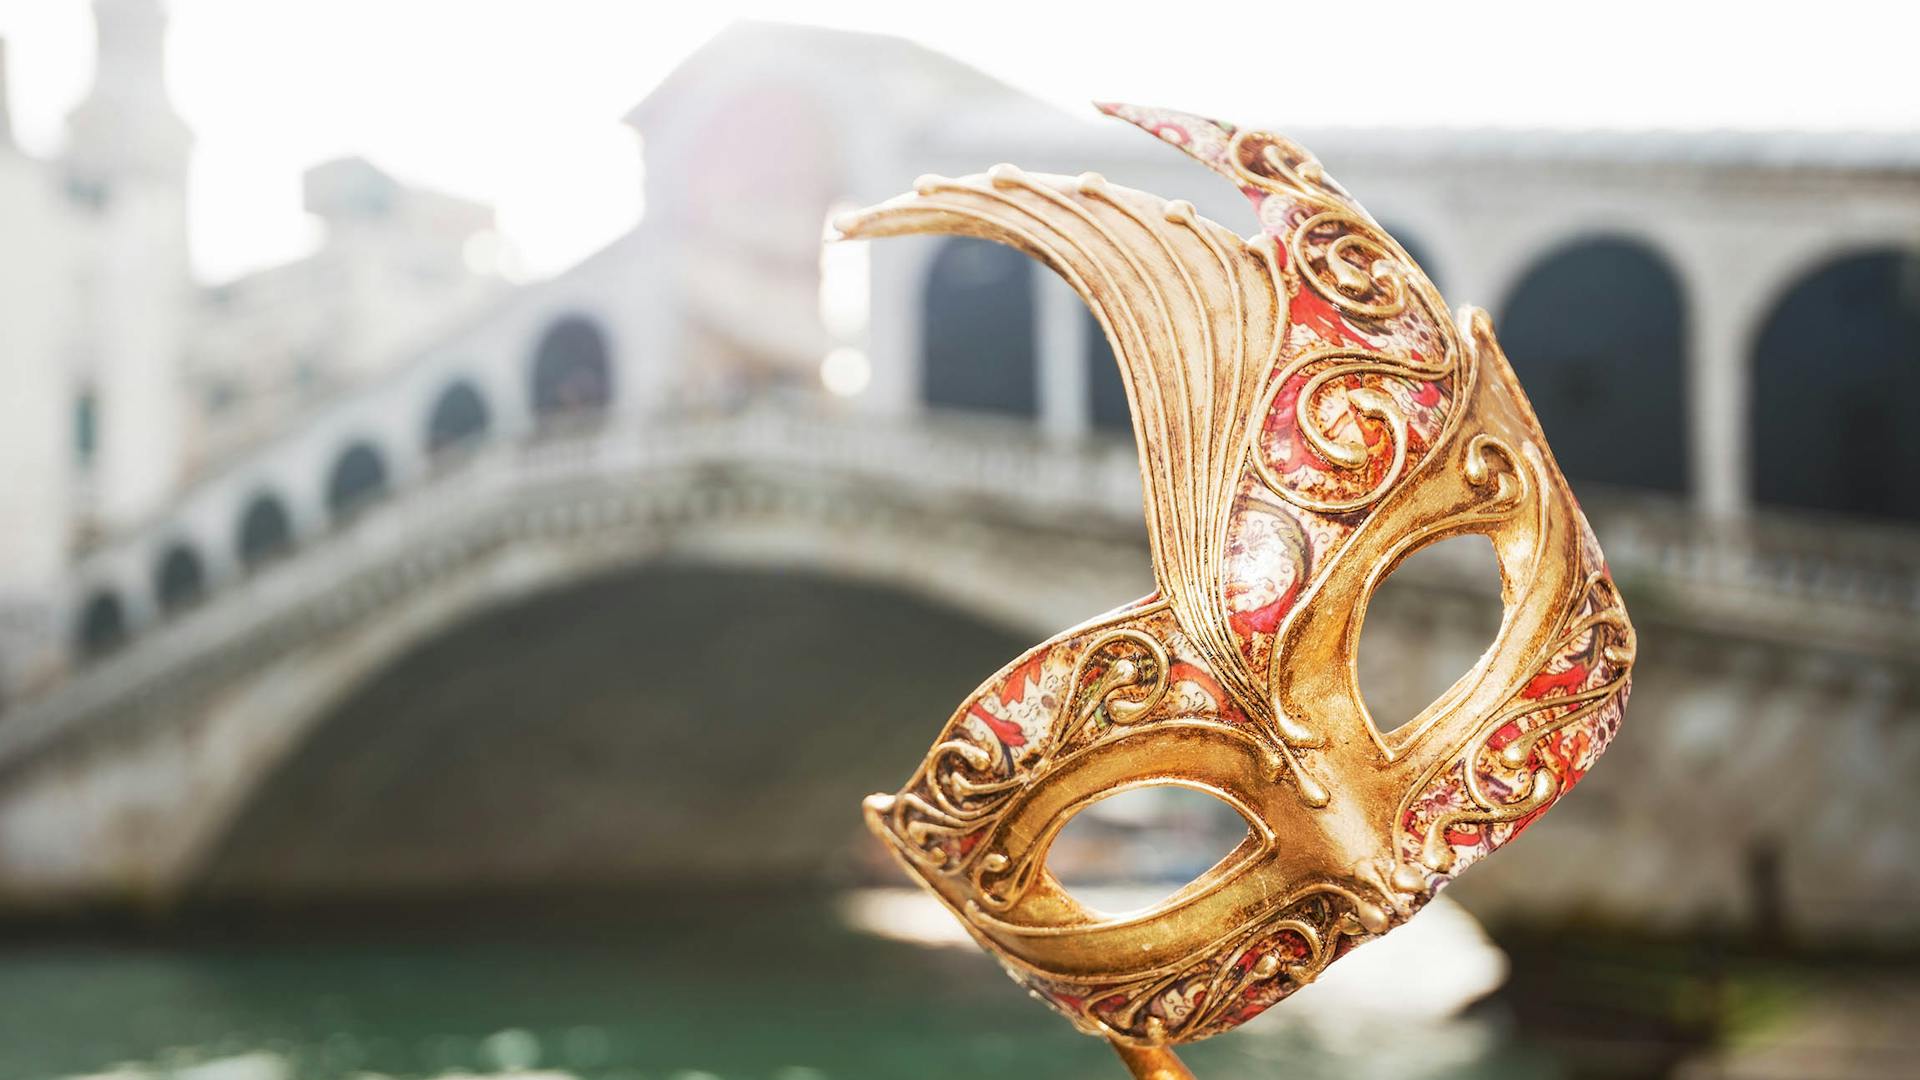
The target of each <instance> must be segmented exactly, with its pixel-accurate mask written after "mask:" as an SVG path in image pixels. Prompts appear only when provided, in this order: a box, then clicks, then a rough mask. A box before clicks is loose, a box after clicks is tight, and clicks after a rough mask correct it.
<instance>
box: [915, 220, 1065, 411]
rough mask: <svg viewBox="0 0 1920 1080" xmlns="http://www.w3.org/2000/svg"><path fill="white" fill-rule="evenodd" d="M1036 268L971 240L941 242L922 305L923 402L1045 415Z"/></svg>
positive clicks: (1003, 249) (1001, 248) (1018, 255)
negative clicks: (1036, 333) (1042, 409)
mask: <svg viewBox="0 0 1920 1080" xmlns="http://www.w3.org/2000/svg"><path fill="white" fill-rule="evenodd" d="M1033 275H1034V266H1033V263H1032V261H1031V260H1029V259H1028V257H1027V256H1026V255H1025V254H1023V253H1022V252H1019V251H1016V250H1014V249H1013V248H1010V247H1007V246H1006V245H1004V244H996V243H993V242H992V241H989V240H981V239H977V238H975V237H970V236H955V237H947V238H944V239H942V240H940V241H939V249H938V250H937V251H936V252H935V253H934V255H933V259H932V262H931V263H930V265H929V266H928V268H927V275H926V280H925V284H924V285H923V287H922V293H921V298H920V304H921V340H922V343H923V344H922V351H921V362H920V396H921V400H922V401H924V402H925V403H926V404H927V405H929V406H931V407H934V408H951V409H967V410H973V411H979V412H996V413H1006V414H1009V415H1013V416H1023V417H1030V416H1034V415H1036V414H1037V413H1038V412H1039V402H1040V390H1039V356H1038V353H1037V350H1036V348H1035V343H1034V331H1035V326H1036V317H1037V316H1036V313H1035V310H1034V277H1033Z"/></svg>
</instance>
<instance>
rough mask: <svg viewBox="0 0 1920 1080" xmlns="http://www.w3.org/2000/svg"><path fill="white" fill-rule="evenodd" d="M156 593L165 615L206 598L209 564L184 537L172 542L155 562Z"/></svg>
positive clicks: (154, 590)
mask: <svg viewBox="0 0 1920 1080" xmlns="http://www.w3.org/2000/svg"><path fill="white" fill-rule="evenodd" d="M153 595H154V600H155V602H156V603H157V604H158V605H159V609H160V613H161V614H162V615H171V614H173V613H175V612H178V611H182V610H184V609H186V608H189V607H192V606H193V605H195V604H197V603H199V602H200V601H201V600H203V599H205V598H206V595H207V571H206V566H205V564H204V563H203V562H202V561H201V559H200V553H199V552H198V551H195V550H194V548H193V546H192V545H191V544H189V543H187V542H186V541H185V540H176V541H174V542H173V543H171V544H169V545H168V546H167V549H166V551H164V552H163V553H162V554H161V556H160V560H159V561H158V562H157V563H155V564H154V569H153Z"/></svg>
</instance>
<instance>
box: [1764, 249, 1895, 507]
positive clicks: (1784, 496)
mask: <svg viewBox="0 0 1920 1080" xmlns="http://www.w3.org/2000/svg"><path fill="white" fill-rule="evenodd" d="M1915 400H1920V250H1904V251H1903V250H1898V249H1892V248H1879V249H1866V250H1857V251H1853V252H1850V253H1846V254H1842V255H1836V256H1834V257H1832V258H1830V259H1828V260H1827V261H1826V262H1824V263H1822V264H1820V265H1818V266H1815V267H1813V268H1812V269H1809V270H1807V271H1805V272H1804V273H1803V274H1802V275H1801V276H1800V277H1799V278H1797V279H1796V280H1794V281H1793V282H1792V283H1790V284H1789V285H1788V286H1787V287H1786V288H1785V289H1784V290H1783V291H1782V292H1781V294H1780V295H1779V297H1778V299H1777V300H1776V301H1775V302H1774V303H1773V304H1772V305H1771V306H1770V308H1769V309H1768V315H1767V317H1766V320H1765V322H1764V323H1763V324H1762V326H1761V327H1760V330H1759V334H1758V337H1757V339H1756V341H1755V345H1754V351H1753V392H1752V405H1751V413H1750V418H1749V419H1750V424H1751V427H1750V436H1751V439H1752V445H1753V462H1754V469H1753V479H1752V484H1753V495H1754V498H1755V500H1756V501H1757V502H1760V503H1771V504H1774V505H1778V506H1787V507H1794V508H1799V509H1807V510H1826V511H1834V512H1839V513H1849V514H1861V515H1867V516H1875V517H1885V518H1893V519H1898V520H1904V521H1916V520H1920V486H1916V485H1915V484H1914V483H1913V482H1912V479H1911V478H1912V477H1914V476H1916V475H1920V430H1916V427H1915V425H1914V424H1913V422H1912V417H1911V416H1910V415H1909V411H1910V410H1911V408H1912V403H1913V402H1914V401H1915Z"/></svg>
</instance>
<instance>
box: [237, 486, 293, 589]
mask: <svg viewBox="0 0 1920 1080" xmlns="http://www.w3.org/2000/svg"><path fill="white" fill-rule="evenodd" d="M233 550H234V554H235V555H236V556H237V557H238V558H239V560H240V568H241V569H242V570H246V571H253V570H258V569H259V568H260V567H262V566H265V565H266V564H267V563H269V562H271V561H273V560H274V559H278V558H280V557H282V556H284V555H287V554H290V553H291V552H292V551H293V518H292V516H291V515H289V514H288V513H287V504H286V501H285V500H284V499H282V498H280V496H278V495H276V494H274V493H272V492H269V491H262V492H258V493H256V494H255V495H254V496H253V497H252V498H251V499H249V500H247V505H246V509H245V510H243V511H241V513H240V520H239V522H238V524H236V525H235V526H234V530H233Z"/></svg>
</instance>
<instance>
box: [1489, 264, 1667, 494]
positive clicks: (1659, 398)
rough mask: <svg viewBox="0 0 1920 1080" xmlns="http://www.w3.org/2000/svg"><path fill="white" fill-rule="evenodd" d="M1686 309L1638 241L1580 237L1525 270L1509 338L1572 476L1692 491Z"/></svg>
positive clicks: (1505, 335)
mask: <svg viewBox="0 0 1920 1080" xmlns="http://www.w3.org/2000/svg"><path fill="white" fill-rule="evenodd" d="M1685 317H1686V316H1685V311H1684V309H1683V305H1682V302H1681V293H1680V283H1679V280H1678V279H1677V278H1675V276H1674V274H1673V271H1672V270H1671V269H1669V268H1668V266H1667V264H1666V262H1665V260H1663V259H1662V258H1661V257H1660V256H1659V255H1657V254H1655V253H1654V252H1652V251H1649V250H1648V249H1647V248H1645V247H1643V246H1641V245H1640V244H1637V243H1634V242H1632V241H1628V240H1620V239H1612V238H1600V239H1592V240H1582V241H1579V242H1577V243H1574V244H1571V245H1569V246H1567V247H1564V248H1561V249H1560V250H1558V251H1556V252H1554V253H1552V254H1550V255H1548V256H1547V257H1546V258H1544V259H1541V260H1540V261H1539V262H1537V263H1535V264H1534V265H1533V267H1532V269H1530V270H1528V271H1527V274H1526V276H1525V277H1524V278H1522V279H1521V281H1520V285H1519V287H1518V288H1516V289H1514V291H1513V295H1512V296H1511V297H1510V298H1509V299H1508V300H1507V307H1506V312H1505V314H1504V316H1503V317H1502V318H1501V320H1500V324H1499V331H1500V341H1501V344H1502V345H1503V346H1504V347H1505V349H1506V353H1507V356H1508V358H1509V359H1510V360H1511V361H1512V362H1513V368H1514V371H1516V372H1517V373H1518V374H1519V376H1520V381H1521V383H1522V384H1523V385H1525V387H1526V391H1527V397H1528V399H1529V400H1531V401H1532V402H1533V407H1534V411H1535V412H1536V413H1538V414H1539V416H1540V426H1541V427H1542V428H1544V429H1546V434H1547V442H1548V443H1550V444H1551V445H1552V446H1553V452H1554V456H1555V457H1556V458H1558V459H1559V462H1560V466H1561V468H1563V469H1565V470H1566V473H1567V475H1568V476H1569V477H1571V478H1573V479H1574V480H1576V481H1579V480H1593V481H1598V482H1601V483H1606V484H1619V485H1621V486H1624V487H1637V488H1649V489H1655V490H1663V491H1684V490H1686V486H1687V408H1686V370H1685V350H1686V326H1685Z"/></svg>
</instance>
